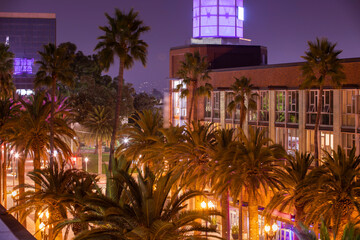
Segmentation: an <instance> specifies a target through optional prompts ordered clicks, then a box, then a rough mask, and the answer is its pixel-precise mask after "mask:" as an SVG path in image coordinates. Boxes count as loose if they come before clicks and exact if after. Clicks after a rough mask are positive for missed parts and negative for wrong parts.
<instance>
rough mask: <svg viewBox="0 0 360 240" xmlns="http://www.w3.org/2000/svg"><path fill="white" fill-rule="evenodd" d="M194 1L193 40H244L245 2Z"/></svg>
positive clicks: (241, 0) (224, 0)
mask: <svg viewBox="0 0 360 240" xmlns="http://www.w3.org/2000/svg"><path fill="white" fill-rule="evenodd" d="M193 1H194V5H193V38H243V32H244V28H243V26H244V6H243V0H193Z"/></svg>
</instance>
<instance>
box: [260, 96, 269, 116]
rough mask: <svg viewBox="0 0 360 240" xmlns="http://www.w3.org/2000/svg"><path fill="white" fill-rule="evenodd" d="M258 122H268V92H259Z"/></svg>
mask: <svg viewBox="0 0 360 240" xmlns="http://www.w3.org/2000/svg"><path fill="white" fill-rule="evenodd" d="M259 120H260V121H262V122H268V121H269V91H260V119H259Z"/></svg>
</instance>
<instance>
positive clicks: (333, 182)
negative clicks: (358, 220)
mask: <svg viewBox="0 0 360 240" xmlns="http://www.w3.org/2000/svg"><path fill="white" fill-rule="evenodd" d="M325 154H326V157H325V158H324V159H323V160H322V166H320V167H318V168H316V169H314V170H313V171H312V172H311V175H310V176H309V180H308V181H307V182H306V183H304V185H305V186H304V191H303V192H302V198H301V201H302V202H309V204H307V205H306V207H305V212H306V221H305V223H311V222H316V221H320V219H319V218H320V217H322V218H323V219H324V221H325V223H326V225H327V226H330V227H332V229H333V231H334V234H335V235H339V234H340V236H341V235H342V232H343V231H344V228H345V225H346V223H347V222H348V221H349V220H351V219H352V215H353V212H354V211H355V212H356V213H357V214H359V213H360V205H359V202H358V200H357V199H358V198H359V194H360V193H359V190H358V189H359V187H360V181H359V180H358V179H359V177H360V156H355V148H353V149H352V150H351V151H350V154H349V155H348V156H346V154H345V151H344V150H343V149H342V148H341V147H340V146H339V147H338V149H337V151H332V152H331V153H329V152H325Z"/></svg>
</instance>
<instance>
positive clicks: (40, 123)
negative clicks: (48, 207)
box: [4, 92, 75, 224]
mask: <svg viewBox="0 0 360 240" xmlns="http://www.w3.org/2000/svg"><path fill="white" fill-rule="evenodd" d="M20 102H21V105H22V108H23V111H22V112H21V113H20V116H19V118H18V119H16V120H14V121H10V122H8V123H7V124H6V125H5V127H6V130H5V132H4V134H6V135H7V136H8V137H9V142H11V144H12V145H13V147H14V148H15V149H16V150H17V152H19V153H21V154H20V156H21V157H20V159H19V162H18V171H19V185H23V184H25V160H26V158H27V157H28V156H32V157H33V164H34V170H39V169H40V168H41V159H46V158H47V156H48V150H49V146H50V144H49V135H50V126H49V125H50V123H49V119H50V116H51V108H52V107H51V105H52V103H51V102H50V101H49V98H48V97H47V96H46V95H45V93H44V92H37V93H36V94H35V95H34V96H30V97H29V99H27V100H24V99H20ZM55 105H56V109H55V114H54V122H53V124H54V128H53V129H54V134H55V135H54V147H55V149H56V150H57V152H58V153H59V154H58V157H59V158H61V157H62V158H64V159H69V158H70V157H71V149H70V147H69V144H68V143H69V142H70V139H73V138H74V136H75V132H74V131H73V130H72V129H71V128H70V127H69V125H68V123H67V119H66V117H67V116H68V114H69V113H68V110H67V108H66V104H65V100H58V101H57V102H55ZM35 187H36V188H37V189H40V187H41V186H40V185H38V184H37V183H36V182H35ZM23 193H24V188H20V189H19V194H20V195H22V194H23ZM19 203H20V205H22V204H23V202H22V200H20V201H19ZM22 220H23V223H24V224H26V220H25V219H22Z"/></svg>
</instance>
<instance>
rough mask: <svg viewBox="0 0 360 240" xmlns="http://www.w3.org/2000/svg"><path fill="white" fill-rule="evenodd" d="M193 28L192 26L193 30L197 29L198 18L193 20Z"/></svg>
mask: <svg viewBox="0 0 360 240" xmlns="http://www.w3.org/2000/svg"><path fill="white" fill-rule="evenodd" d="M193 26H194V28H197V27H199V18H194V20H193Z"/></svg>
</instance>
